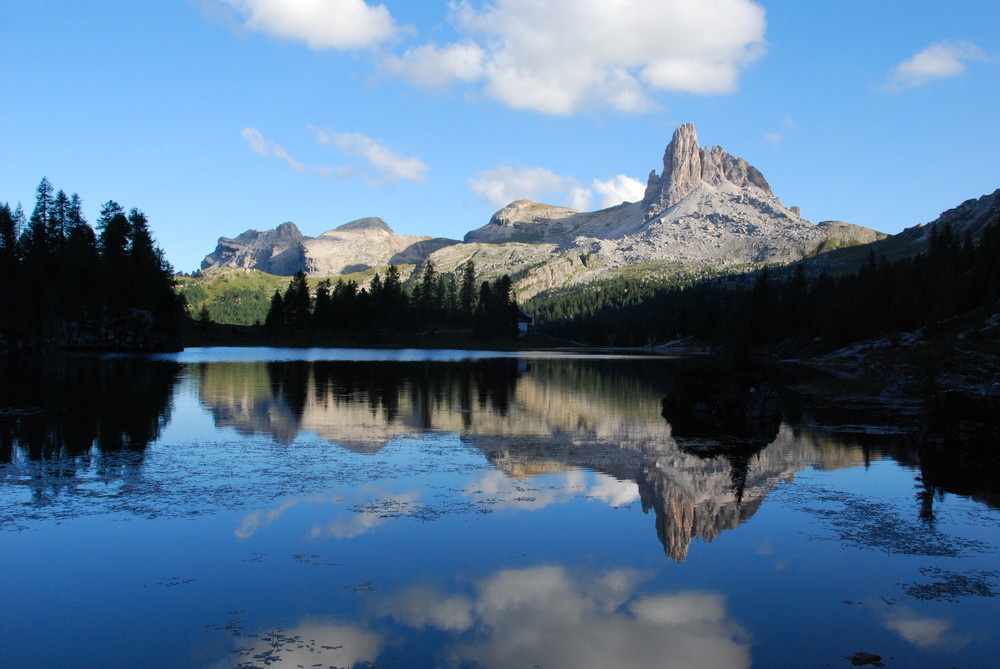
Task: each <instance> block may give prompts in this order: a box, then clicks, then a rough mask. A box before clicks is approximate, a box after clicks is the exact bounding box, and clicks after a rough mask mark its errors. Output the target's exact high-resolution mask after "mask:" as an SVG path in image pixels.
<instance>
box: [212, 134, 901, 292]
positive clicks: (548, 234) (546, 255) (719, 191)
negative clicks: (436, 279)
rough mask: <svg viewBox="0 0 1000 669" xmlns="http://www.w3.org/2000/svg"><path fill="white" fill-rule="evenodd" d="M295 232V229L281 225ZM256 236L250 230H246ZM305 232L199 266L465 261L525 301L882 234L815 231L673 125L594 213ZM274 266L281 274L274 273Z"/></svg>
mask: <svg viewBox="0 0 1000 669" xmlns="http://www.w3.org/2000/svg"><path fill="white" fill-rule="evenodd" d="M285 226H291V228H288V227H285ZM252 233H253V234H252ZM295 233H298V235H301V232H299V231H298V228H297V227H295V226H294V224H291V223H288V224H282V226H279V227H278V228H276V229H275V230H273V231H267V232H264V233H259V232H257V231H247V232H245V233H243V234H242V235H240V236H238V237H236V238H235V239H228V238H220V240H219V245H218V247H217V248H216V250H215V251H214V252H213V253H211V254H209V255H208V256H206V258H205V260H204V261H203V263H202V268H203V269H206V268H208V267H216V266H228V267H242V268H244V269H261V270H262V271H266V272H269V273H279V274H287V275H290V274H294V273H295V272H296V271H298V270H300V269H301V270H304V271H305V272H306V273H307V274H309V275H310V276H314V277H319V276H337V275H343V274H350V273H353V272H358V271H362V270H365V269H371V268H378V267H384V266H387V265H409V264H413V265H417V264H419V263H422V262H423V261H425V260H426V259H431V260H432V261H433V262H434V264H435V266H436V267H437V268H438V271H440V272H453V271H457V269H458V267H459V266H460V265H461V264H463V263H465V262H468V261H469V260H472V261H474V262H475V263H476V267H477V269H478V270H479V271H480V272H481V273H483V274H484V276H487V277H490V276H498V275H500V274H509V275H511V276H512V277H514V276H516V277H517V279H516V280H515V287H516V288H517V290H518V291H519V294H520V295H522V296H524V297H525V298H527V297H530V296H531V295H534V294H537V293H539V292H542V291H544V290H548V289H551V288H555V287H558V286H561V285H565V284H568V283H575V282H587V281H590V280H593V279H596V278H601V277H603V276H608V275H613V274H614V273H616V272H622V271H629V269H630V268H635V267H637V266H640V267H645V268H649V269H651V270H655V271H658V272H660V273H661V274H669V273H671V272H676V271H678V270H681V269H693V268H701V269H705V268H714V269H716V270H719V271H724V270H727V269H728V270H733V269H736V268H739V267H745V266H753V265H759V264H762V263H789V262H794V261H796V260H801V259H803V258H805V257H807V256H809V255H811V254H815V253H819V252H822V251H824V250H827V249H829V248H837V247H841V246H849V245H856V244H866V243H870V242H873V241H876V240H878V239H881V238H884V237H885V236H886V235H883V234H882V233H879V232H876V231H874V230H870V229H868V228H863V227H861V226H855V225H851V224H848V223H839V222H836V223H834V222H826V223H820V224H815V223H812V222H810V221H807V220H806V219H804V218H802V216H801V215H800V212H799V210H798V208H796V207H792V208H787V207H785V206H784V204H782V202H781V200H780V199H778V198H777V197H776V196H775V195H774V193H773V192H772V190H771V187H770V185H769V184H768V182H767V180H766V179H765V178H764V175H763V174H762V173H761V172H760V171H759V170H757V169H756V168H755V167H753V166H752V165H750V163H748V162H747V161H746V160H744V159H743V158H739V157H736V156H732V155H731V154H729V153H727V152H726V151H725V150H724V149H722V148H721V147H718V146H713V147H701V146H700V145H699V142H698V136H697V132H696V131H695V128H694V126H693V125H692V124H690V123H685V124H683V125H681V126H680V127H678V128H677V129H676V130H675V131H674V133H673V136H672V138H671V140H670V142H669V143H668V144H667V147H666V149H665V151H664V154H663V162H662V171H661V173H659V174H658V173H657V171H656V170H655V169H654V170H652V171H651V172H650V175H649V178H648V180H647V185H646V189H645V193H644V196H643V199H642V200H640V201H638V202H624V203H622V204H619V205H616V206H613V207H610V208H606V209H601V210H598V211H592V212H582V211H577V210H574V209H570V208H567V207H559V206H556V205H549V204H544V203H540V202H534V201H531V200H516V201H514V202H512V203H510V204H508V205H507V206H506V207H503V208H502V209H500V210H499V211H497V212H496V213H495V214H494V215H493V216H492V217H491V218H490V220H489V222H487V223H486V225H484V226H482V227H480V228H476V229H474V230H471V231H469V232H468V233H467V234H466V235H465V236H464V239H463V240H462V241H458V240H451V239H445V238H438V237H424V236H416V235H406V236H404V235H398V234H396V233H395V232H394V231H393V230H392V228H391V227H390V226H389V225H388V224H387V223H385V221H383V220H382V219H380V218H374V217H371V218H363V219H358V220H356V221H351V222H349V223H346V224H344V225H341V226H340V227H338V228H335V229H333V230H330V231H327V232H324V233H323V234H322V235H320V236H319V237H306V236H305V235H301V237H299V238H297V239H296V237H295ZM275 270H280V271H277V272H276V271H275Z"/></svg>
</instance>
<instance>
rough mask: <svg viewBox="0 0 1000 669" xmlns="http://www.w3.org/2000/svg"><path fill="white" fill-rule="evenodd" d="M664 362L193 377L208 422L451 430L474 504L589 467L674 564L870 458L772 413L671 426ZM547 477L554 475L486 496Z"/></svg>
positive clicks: (354, 528)
mask: <svg viewBox="0 0 1000 669" xmlns="http://www.w3.org/2000/svg"><path fill="white" fill-rule="evenodd" d="M676 370H677V365H676V364H674V363H672V362H671V361H666V360H662V361H654V362H653V363H651V362H650V361H649V360H631V361H630V360H620V359H615V360H603V359H589V360H588V359H571V360H565V359H549V360H546V359H532V360H518V359H513V358H498V359H478V360H466V361H458V362H447V363H442V362H436V361H420V362H417V361H413V362H404V363H398V362H397V363H383V362H370V361H350V362H347V361H292V362H275V361H270V362H260V363H243V364H237V363H217V364H202V365H199V367H198V372H197V374H196V378H197V383H198V385H199V388H200V396H201V398H202V402H203V403H204V404H205V406H207V407H208V408H209V409H210V411H211V412H212V415H213V416H214V417H215V420H216V423H217V424H218V425H219V426H227V427H234V428H236V429H237V430H239V431H241V432H243V433H245V434H266V435H269V436H271V437H272V438H274V439H276V440H278V441H281V442H282V443H291V442H292V441H294V440H295V439H296V438H297V437H298V436H299V435H300V434H301V433H303V432H309V433H312V434H315V435H317V436H319V437H322V438H324V439H327V440H329V441H331V442H334V443H336V444H338V445H340V446H342V447H344V448H346V449H349V450H352V451H355V452H361V453H372V454H374V453H378V452H379V451H380V450H381V449H383V448H384V447H385V445H386V444H388V443H390V442H392V441H393V440H395V439H399V438H402V437H405V436H407V435H413V434H419V433H423V432H427V431H444V432H448V433H455V434H458V435H460V437H461V439H462V441H463V443H465V444H467V445H469V446H471V447H472V448H475V449H477V450H479V451H480V452H481V453H483V455H484V456H485V457H486V458H487V459H488V460H489V461H490V462H491V463H492V464H493V466H494V467H495V468H496V469H495V471H494V472H493V473H488V474H486V475H484V476H483V477H482V478H481V479H480V480H478V481H476V482H474V483H472V484H470V488H469V490H470V494H471V497H472V498H473V501H474V502H479V503H482V501H483V500H484V499H489V498H490V496H491V494H492V495H493V497H494V499H493V500H492V502H491V503H494V504H497V503H499V504H500V506H499V507H497V508H520V509H532V508H540V507H542V506H546V505H548V504H552V503H557V502H558V501H559V499H560V498H567V497H569V496H571V495H570V493H567V492H566V491H568V490H572V489H573V486H572V482H571V481H569V480H568V479H569V478H571V477H573V476H574V475H575V474H574V472H579V471H580V470H588V471H593V472H596V473H597V474H598V475H600V476H601V477H602V485H603V486H604V488H605V489H603V490H595V491H593V494H594V495H595V496H606V497H607V498H608V499H609V500H611V499H613V500H616V502H615V503H617V504H627V503H631V502H632V501H635V500H636V499H640V500H641V502H642V507H643V510H644V511H646V512H652V513H653V514H654V515H655V518H656V521H655V525H656V532H657V536H658V537H659V539H660V541H661V543H662V544H663V547H664V552H665V553H666V554H667V555H668V556H670V557H671V558H672V559H674V560H676V561H684V560H685V559H686V558H687V554H688V550H689V546H690V543H691V541H692V540H693V539H700V540H703V541H711V540H712V539H714V538H715V537H717V536H718V535H719V534H720V533H721V532H722V531H724V530H731V529H735V528H736V527H738V526H739V525H740V524H741V523H743V522H745V521H746V520H747V519H749V518H750V517H752V516H753V515H754V513H756V511H757V510H758V509H759V508H760V506H761V504H762V503H763V501H764V499H765V497H766V496H767V494H768V493H769V492H770V491H771V490H773V489H774V488H775V486H777V485H778V484H779V483H780V482H782V481H790V480H791V479H792V478H793V477H794V474H795V472H797V471H799V470H802V469H804V468H806V467H807V466H810V465H818V466H820V467H824V468H829V469H836V468H840V467H845V466H855V465H857V464H859V463H861V462H863V461H865V459H868V458H870V457H873V456H872V455H871V453H870V451H869V450H868V449H865V448H863V447H862V446H861V445H859V444H858V443H857V442H855V443H850V442H845V439H844V438H842V437H840V438H835V437H834V436H832V435H829V434H824V433H823V432H822V431H819V430H812V431H809V432H808V433H807V432H804V431H803V430H801V429H793V428H791V427H789V426H788V425H783V424H781V425H779V423H778V422H777V421H776V420H775V421H768V423H767V433H766V438H764V437H763V433H761V434H760V435H756V433H754V434H753V435H749V436H748V435H747V434H744V433H743V432H741V433H740V434H739V435H737V437H736V438H737V440H744V441H746V443H745V444H744V446H745V447H740V448H733V443H732V439H731V438H729V436H728V435H727V434H715V432H718V430H715V431H714V432H711V431H710V433H708V434H706V433H705V432H703V431H701V430H698V429H694V430H692V429H687V427H685V425H686V424H684V423H683V421H682V424H681V427H682V429H681V430H680V431H679V432H678V429H677V428H676V427H675V426H673V425H672V423H671V422H669V420H665V419H664V416H661V411H662V405H661V402H660V400H661V398H662V397H663V396H664V393H665V392H667V390H665V389H670V388H671V387H674V386H675V385H676V384H675V379H674V376H673V374H674V372H675V371H676ZM684 373H685V374H688V375H690V374H691V373H692V372H691V368H690V366H685V367H684ZM667 418H668V419H669V418H671V416H669V415H668V416H667ZM741 425H742V424H741ZM755 435H756V436H755ZM757 437H760V438H757ZM877 438H878V436H873V437H871V439H877ZM740 443H743V442H742V441H741V442H740ZM553 474H561V475H563V476H564V477H566V478H567V481H565V482H564V483H566V484H567V485H564V486H552V487H551V488H550V489H548V490H542V491H539V490H535V491H534V492H532V493H531V494H523V495H512V496H511V495H499V494H498V493H499V492H501V491H503V492H505V493H509V492H511V491H515V490H516V488H517V487H518V486H521V485H523V483H519V481H523V480H525V479H529V478H531V477H536V476H541V475H553ZM498 500H499V501H498ZM378 521H379V516H378V514H375V515H372V514H371V513H366V514H362V515H360V516H358V517H355V518H353V519H352V520H350V521H349V522H348V521H345V520H343V519H339V520H337V521H336V522H334V523H333V524H331V525H330V526H329V527H328V528H326V529H325V530H323V532H325V533H326V534H327V535H329V536H336V535H340V536H344V535H346V534H351V533H357V532H361V531H367V529H369V528H371V527H373V526H375V525H376V524H378ZM254 522H259V521H254Z"/></svg>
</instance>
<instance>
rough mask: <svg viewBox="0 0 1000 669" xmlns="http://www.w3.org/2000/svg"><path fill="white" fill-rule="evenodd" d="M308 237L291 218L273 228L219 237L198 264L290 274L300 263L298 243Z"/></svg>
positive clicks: (206, 267)
mask: <svg viewBox="0 0 1000 669" xmlns="http://www.w3.org/2000/svg"><path fill="white" fill-rule="evenodd" d="M306 239H308V237H306V236H305V235H303V234H302V231H301V230H299V227H298V226H297V225H295V224H294V223H292V222H290V221H289V222H285V223H282V224H281V225H279V226H278V227H276V228H274V229H272V230H265V231H263V232H261V231H259V230H247V231H246V232H244V233H242V234H241V235H239V236H238V237H236V238H235V239H229V238H228V237H219V242H218V245H217V246H216V247H215V251H213V252H212V253H210V254H209V255H207V256H205V259H204V260H202V261H201V268H202V269H208V268H209V267H241V268H243V269H259V270H261V271H263V272H268V273H270V274H278V275H285V276H290V275H292V274H294V273H295V272H296V269H295V268H296V267H297V266H298V265H300V264H301V250H300V249H301V244H302V242H303V241H304V240H306Z"/></svg>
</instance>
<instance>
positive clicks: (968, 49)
mask: <svg viewBox="0 0 1000 669" xmlns="http://www.w3.org/2000/svg"><path fill="white" fill-rule="evenodd" d="M975 60H988V58H987V56H986V54H985V53H984V52H983V50H982V49H980V48H979V47H978V46H976V45H975V44H973V43H972V42H965V41H954V42H936V43H934V44H931V45H930V46H929V47H927V48H926V49H924V50H923V51H921V52H920V53H918V54H916V55H915V56H913V57H912V58H910V59H909V60H906V61H903V62H902V63H900V64H899V65H897V66H896V67H894V68H893V69H892V72H890V73H889V80H888V82H887V83H886V85H885V87H884V88H885V89H886V90H889V91H900V90H904V89H907V88H916V87H918V86H923V85H925V84H927V83H929V82H931V81H933V80H935V79H947V78H949V77H958V76H961V75H963V74H965V72H966V63H967V62H969V61H975Z"/></svg>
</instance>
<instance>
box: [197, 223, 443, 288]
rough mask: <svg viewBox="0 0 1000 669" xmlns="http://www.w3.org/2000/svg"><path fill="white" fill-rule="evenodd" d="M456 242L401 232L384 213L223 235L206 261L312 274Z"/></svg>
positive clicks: (401, 258)
mask: <svg viewBox="0 0 1000 669" xmlns="http://www.w3.org/2000/svg"><path fill="white" fill-rule="evenodd" d="M456 243H457V242H456V241H454V240H451V239H443V238H436V237H420V236H416V235H398V234H396V233H395V232H393V230H392V228H390V227H389V225H388V224H387V223H386V222H385V221H383V220H382V219H381V218H374V217H373V218H360V219H358V220H356V221H351V222H350V223H345V224H344V225H341V226H340V227H338V228H336V229H334V230H330V231H328V232H324V233H323V234H322V235H320V236H319V237H307V236H305V235H303V234H302V233H301V232H300V231H299V229H298V227H297V226H296V225H295V224H294V223H282V224H281V225H279V226H278V227H277V228H275V229H274V230H268V231H266V232H258V231H257V230H247V231H246V232H244V233H243V234H241V235H240V236H239V237H236V238H235V239H228V238H226V237H222V238H220V239H219V244H218V246H217V247H216V249H215V251H214V252H212V253H211V254H210V255H208V256H206V258H205V259H204V260H203V261H202V263H201V268H202V269H208V268H210V267H236V268H241V269H256V270H260V271H262V272H267V273H268V274H276V275H278V276H291V275H293V274H295V273H296V272H298V271H299V270H304V271H305V272H306V274H308V275H310V276H321V277H326V276H337V275H339V274H350V273H352V272H361V271H364V270H366V269H369V268H371V267H383V266H386V265H407V264H417V263H420V262H422V261H423V260H424V259H425V258H427V257H428V256H429V255H430V254H431V253H433V252H434V251H437V250H438V249H441V248H443V247H445V246H449V245H451V244H456Z"/></svg>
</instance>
